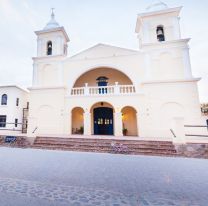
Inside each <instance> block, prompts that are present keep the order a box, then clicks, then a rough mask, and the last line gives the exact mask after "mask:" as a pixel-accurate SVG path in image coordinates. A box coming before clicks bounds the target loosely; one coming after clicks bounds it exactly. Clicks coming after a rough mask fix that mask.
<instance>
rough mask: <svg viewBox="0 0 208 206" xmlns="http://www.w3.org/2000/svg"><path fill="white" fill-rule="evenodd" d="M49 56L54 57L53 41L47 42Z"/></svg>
mask: <svg viewBox="0 0 208 206" xmlns="http://www.w3.org/2000/svg"><path fill="white" fill-rule="evenodd" d="M47 55H52V41H48V42H47Z"/></svg>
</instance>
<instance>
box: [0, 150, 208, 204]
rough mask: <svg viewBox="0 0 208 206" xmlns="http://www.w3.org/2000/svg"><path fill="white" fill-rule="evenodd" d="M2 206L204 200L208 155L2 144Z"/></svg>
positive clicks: (207, 198)
mask: <svg viewBox="0 0 208 206" xmlns="http://www.w3.org/2000/svg"><path fill="white" fill-rule="evenodd" d="M0 162H1V166H0V205H1V206H13V205H14V206H24V205H25V206H26V205H27V206H36V205H38V206H49V205H50V206H59V205H60V206H92V205H96V206H97V205H100V206H151V205H157V206H163V205H164V206H168V205H178V206H206V205H207V202H208V195H207V194H208V192H207V191H208V181H207V180H208V160H205V159H191V158H189V159H188V158H170V157H150V156H136V155H135V156H134V155H115V154H98V153H84V152H63V151H47V150H34V149H15V148H5V147H0Z"/></svg>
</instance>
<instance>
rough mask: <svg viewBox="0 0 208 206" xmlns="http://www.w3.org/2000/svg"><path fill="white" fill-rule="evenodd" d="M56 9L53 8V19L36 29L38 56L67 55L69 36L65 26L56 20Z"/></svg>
mask: <svg viewBox="0 0 208 206" xmlns="http://www.w3.org/2000/svg"><path fill="white" fill-rule="evenodd" d="M53 10H54V9H53V8H52V9H51V19H50V21H49V22H48V23H47V24H46V26H45V27H44V28H43V30H40V31H36V32H35V34H36V35H37V57H52V56H66V55H67V42H69V37H68V35H67V33H66V31H65V29H64V27H61V26H59V24H58V23H57V22H56V20H55V14H54V11H53Z"/></svg>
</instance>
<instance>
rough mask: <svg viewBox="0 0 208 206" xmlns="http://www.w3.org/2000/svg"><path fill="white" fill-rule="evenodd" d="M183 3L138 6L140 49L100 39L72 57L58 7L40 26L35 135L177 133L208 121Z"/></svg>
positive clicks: (34, 95) (35, 70) (33, 119)
mask: <svg viewBox="0 0 208 206" xmlns="http://www.w3.org/2000/svg"><path fill="white" fill-rule="evenodd" d="M158 6H159V7H160V8H159V10H158V9H157V7H158ZM180 11H181V7H177V8H168V7H167V6H166V5H165V4H162V3H161V4H160V5H153V6H152V7H150V8H149V10H147V12H146V13H142V14H139V15H138V18H137V23H136V33H137V34H138V40H139V46H140V48H139V50H138V51H135V50H130V49H124V48H119V47H115V46H110V45H104V44H98V45H95V46H94V47H92V48H89V49H87V50H85V51H83V52H81V53H79V54H77V55H74V56H72V57H67V43H68V42H69V37H68V35H67V33H66V31H65V29H64V27H60V26H59V24H58V23H57V22H56V21H55V18H54V14H53V13H52V16H51V20H50V22H49V23H48V24H47V25H46V27H45V28H44V29H43V30H40V31H36V32H35V33H36V35H37V57H34V58H33V60H34V64H33V66H34V68H33V85H32V87H31V88H29V90H30V111H29V125H28V135H29V136H30V135H31V136H32V135H34V134H36V135H37V134H53V135H60V134H63V135H71V134H82V133H83V134H84V135H114V136H123V135H127V136H141V137H154V136H156V137H171V136H172V135H173V134H172V131H174V133H176V135H177V134H178V135H184V134H183V133H184V130H183V126H184V125H196V124H204V122H203V121H204V120H203V119H202V117H201V112H200V103H199V97H198V90H197V82H198V81H199V80H200V79H199V78H194V77H193V76H192V72H191V65H190V57H189V46H188V42H189V40H190V39H183V38H181V33H180V24H179V14H180ZM34 131H35V132H34Z"/></svg>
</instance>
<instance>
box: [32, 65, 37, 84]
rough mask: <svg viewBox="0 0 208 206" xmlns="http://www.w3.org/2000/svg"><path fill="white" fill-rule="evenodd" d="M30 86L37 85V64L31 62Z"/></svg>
mask: <svg viewBox="0 0 208 206" xmlns="http://www.w3.org/2000/svg"><path fill="white" fill-rule="evenodd" d="M32 86H33V87H35V86H38V65H37V64H35V63H34V64H33V81H32Z"/></svg>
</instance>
